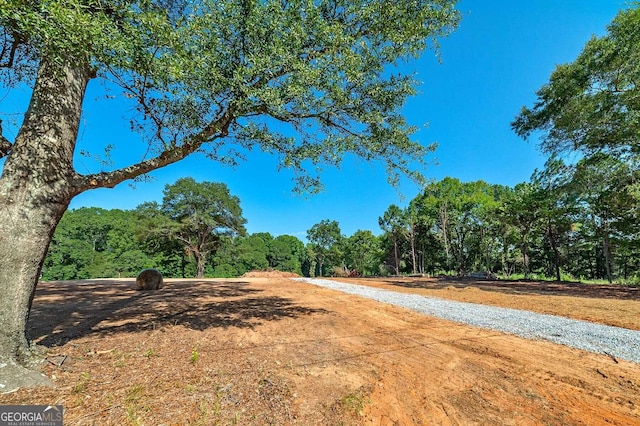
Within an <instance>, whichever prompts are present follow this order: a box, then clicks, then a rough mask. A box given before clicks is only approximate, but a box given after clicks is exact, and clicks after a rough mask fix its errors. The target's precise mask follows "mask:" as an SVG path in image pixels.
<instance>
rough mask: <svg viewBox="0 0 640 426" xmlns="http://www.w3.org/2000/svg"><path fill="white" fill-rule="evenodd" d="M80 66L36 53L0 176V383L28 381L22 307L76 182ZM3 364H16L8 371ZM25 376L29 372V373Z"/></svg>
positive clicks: (26, 307) (86, 75) (85, 74)
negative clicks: (25, 102)
mask: <svg viewBox="0 0 640 426" xmlns="http://www.w3.org/2000/svg"><path fill="white" fill-rule="evenodd" d="M90 78H91V77H90V72H89V69H88V67H78V66H71V65H69V64H62V65H61V64H54V63H50V62H49V61H47V60H46V58H45V59H42V61H41V64H40V67H39V70H38V76H37V78H36V83H35V86H34V89H33V93H32V97H31V102H30V104H29V109H28V110H27V112H26V114H25V118H24V122H23V124H22V127H21V128H20V131H19V133H18V136H17V137H16V140H15V143H14V145H13V147H12V149H11V153H10V154H9V156H8V157H7V159H6V163H5V164H4V168H3V172H2V176H1V177H0V253H1V254H2V255H1V256H0V294H1V295H2V297H0V366H3V365H4V366H5V367H3V368H2V369H0V385H4V386H0V387H2V388H3V389H2V390H3V391H7V390H10V389H8V388H17V387H21V386H30V385H31V384H32V383H31V382H30V381H29V380H30V377H29V374H28V373H26V370H19V369H20V365H23V366H26V367H33V365H32V364H31V363H30V360H31V355H32V351H31V348H30V346H29V343H28V340H27V336H26V333H25V331H26V325H27V320H28V318H29V311H30V309H31V303H32V301H33V296H34V293H35V289H36V284H37V281H38V279H39V277H40V272H41V269H42V264H43V262H44V258H45V255H46V253H47V249H48V247H49V242H50V241H51V238H52V236H53V232H54V230H55V228H56V226H57V224H58V222H59V220H60V218H61V217H62V214H63V213H64V212H65V210H66V209H67V207H68V205H69V202H70V201H71V199H72V198H73V196H74V195H76V194H77V189H76V188H75V186H74V182H75V181H76V177H77V175H76V174H75V172H74V169H73V152H74V149H75V144H76V139H77V135H78V127H79V123H80V114H81V111H82V101H83V98H84V93H85V90H86V87H87V83H88V81H89V79H90ZM7 368H10V369H13V370H14V372H15V371H17V370H19V372H21V373H23V374H22V377H14V376H12V374H11V373H9V372H8V370H7ZM31 379H32V377H31Z"/></svg>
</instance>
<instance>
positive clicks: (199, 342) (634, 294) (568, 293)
mask: <svg viewBox="0 0 640 426" xmlns="http://www.w3.org/2000/svg"><path fill="white" fill-rule="evenodd" d="M166 281H167V282H166V283H165V287H164V288H163V289H162V290H160V291H155V292H138V291H135V290H134V288H135V282H134V280H89V281H79V282H51V283H42V284H40V285H39V288H38V291H37V294H36V299H35V302H34V308H33V312H32V318H31V322H30V330H29V333H30V335H31V337H32V338H33V339H34V340H35V341H36V342H38V343H39V344H41V345H45V346H48V347H49V348H50V351H49V353H48V355H47V362H46V364H45V365H44V367H43V371H44V372H45V373H46V374H47V375H48V376H49V377H51V378H52V380H53V382H54V383H55V386H56V387H55V388H37V389H26V390H19V391H17V392H14V393H10V394H5V395H0V404H62V405H64V407H65V410H66V411H65V425H123V424H130V425H142V424H144V425H213V424H224V425H228V424H238V425H265V424H277V425H281V424H300V425H320V424H322V425H339V424H344V425H370V424H371V425H414V424H415V425H421V424H424V425H431V424H436V425H437V424H440V425H467V424H478V425H486V424H495V425H504V424H513V425H539V424H550V425H578V424H587V425H600V424H607V425H611V424H613V425H638V424H640V365H639V364H634V363H630V362H625V361H622V360H617V359H614V358H612V357H609V356H606V355H597V354H592V353H588V352H584V351H580V350H577V349H571V348H567V347H564V346H560V345H556V344H553V343H549V342H544V341H533V340H526V339H523V338H519V337H514V336H511V335H506V334H503V333H499V332H495V331H489V330H482V329H478V328H473V327H469V326H465V325H461V324H456V323H453V322H449V321H444V320H440V319H436V318H432V317H427V316H424V315H420V314H417V313H414V312H412V311H409V310H406V309H402V308H396V307H393V306H388V305H383V304H380V303H378V302H374V301H370V300H365V299H362V298H358V297H355V296H351V295H346V294H342V293H338V292H334V291H331V290H327V289H323V288H319V287H315V286H313V285H309V284H304V283H299V282H294V281H292V280H289V279H286V278H277V277H270V278H240V279H234V280H166ZM341 281H346V282H357V283H358V284H367V285H374V286H379V287H385V288H388V289H392V290H395V291H405V292H415V293H420V294H425V295H433V296H437V297H441V298H449V299H454V300H461V301H467V302H475V303H486V304H491V305H497V306H505V307H514V308H520V309H529V310H534V311H537V312H544V313H552V314H558V315H564V316H570V317H572V318H578V319H587V320H591V321H597V322H602V323H606V324H611V325H617V326H622V327H626V328H632V329H635V330H640V291H638V290H637V289H626V288H620V287H594V286H582V285H578V284H556V283H534V282H527V283H520V282H511V283H508V282H489V281H471V280H449V279H423V278H420V279H418V278H405V279H395V278H391V279H384V280H382V279H380V280H364V279H357V280H353V279H341Z"/></svg>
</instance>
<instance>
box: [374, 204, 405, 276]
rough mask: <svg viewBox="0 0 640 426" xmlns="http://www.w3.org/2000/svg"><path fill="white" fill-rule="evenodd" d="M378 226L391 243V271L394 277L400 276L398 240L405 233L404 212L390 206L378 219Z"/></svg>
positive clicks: (393, 205)
mask: <svg viewBox="0 0 640 426" xmlns="http://www.w3.org/2000/svg"><path fill="white" fill-rule="evenodd" d="M378 225H380V229H382V230H383V231H384V232H386V233H387V234H388V235H389V238H390V239H391V241H392V243H393V269H394V272H395V274H396V275H400V239H401V238H402V236H403V234H404V233H405V232H406V221H405V216H404V212H403V211H402V209H401V208H400V207H398V206H397V205H395V204H392V205H390V206H389V208H387V210H386V211H385V212H384V214H383V215H382V216H381V217H379V218H378Z"/></svg>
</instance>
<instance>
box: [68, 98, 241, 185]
mask: <svg viewBox="0 0 640 426" xmlns="http://www.w3.org/2000/svg"><path fill="white" fill-rule="evenodd" d="M234 120H235V115H234V113H233V112H232V111H231V110H227V111H226V112H225V113H224V114H223V115H222V116H221V117H220V118H219V119H217V120H215V121H213V122H211V123H209V125H207V126H206V127H205V128H204V129H202V130H201V131H200V132H199V133H196V134H194V135H192V136H191V137H190V138H189V139H188V140H186V141H185V142H183V143H182V144H181V145H180V146H172V147H170V148H168V149H165V150H164V151H163V152H162V153H161V154H160V155H158V156H157V157H154V158H150V159H148V160H145V161H141V162H139V163H136V164H133V165H131V166H128V167H124V168H121V169H118V170H114V171H111V172H102V173H94V174H90V175H80V174H76V178H75V184H74V186H73V189H74V192H75V193H78V194H79V193H80V192H83V191H85V190H88V189H95V188H113V187H114V186H116V185H118V184H119V183H122V182H124V181H125V180H129V179H134V178H136V177H138V176H140V175H143V174H145V173H148V172H151V171H153V170H156V169H159V168H162V167H164V166H168V165H169V164H173V163H175V162H177V161H180V160H182V159H183V158H186V157H187V156H189V155H190V154H193V153H194V152H196V151H197V150H198V149H199V148H200V147H201V146H202V145H204V144H205V143H208V142H212V141H214V140H216V139H221V138H225V137H226V136H227V135H228V134H229V127H230V126H231V124H232V123H233V121H234Z"/></svg>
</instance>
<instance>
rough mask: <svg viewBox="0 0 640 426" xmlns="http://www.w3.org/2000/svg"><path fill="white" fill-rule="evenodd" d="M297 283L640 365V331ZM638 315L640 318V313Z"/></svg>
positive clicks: (382, 292) (362, 288) (320, 282)
mask: <svg viewBox="0 0 640 426" xmlns="http://www.w3.org/2000/svg"><path fill="white" fill-rule="evenodd" d="M296 280H297V281H303V282H306V283H310V284H314V285H317V286H321V287H325V288H329V289H332V290H337V291H341V292H344V293H348V294H353V295H356V296H361V297H366V298H369V299H373V300H377V301H378V302H382V303H387V304H391V305H395V306H401V307H404V308H408V309H411V310H413V311H416V312H419V313H422V314H425V315H430V316H434V317H438V318H443V319H447V320H451V321H455V322H459V323H463V324H468V325H472V326H476V327H481V328H485V329H490V330H498V331H502V332H505V333H511V334H515V335H518V336H521V337H525V338H528V339H544V340H549V341H551V342H554V343H559V344H561V345H566V346H571V347H573V348H577V349H583V350H585V351H590V352H595V353H599V354H606V355H609V356H612V357H614V358H619V359H625V360H627V361H632V362H635V363H639V364H640V331H634V330H629V329H626V328H620V327H612V326H608V325H602V324H596V323H592V322H588V321H578V320H573V319H569V318H564V317H559V316H555V315H546V314H538V313H535V312H530V311H523V310H519V309H508V308H499V307H495V306H487V305H479V304H475V303H465V302H455V301H451V300H445V299H438V298H435V297H427V296H420V295H416V294H407V293H399V292H395V291H389V290H382V289H379V288H374V287H369V286H363V285H355V284H345V283H340V282H337V281H331V280H325V279H319V278H296ZM638 314H639V315H640V312H639V313H638Z"/></svg>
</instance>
